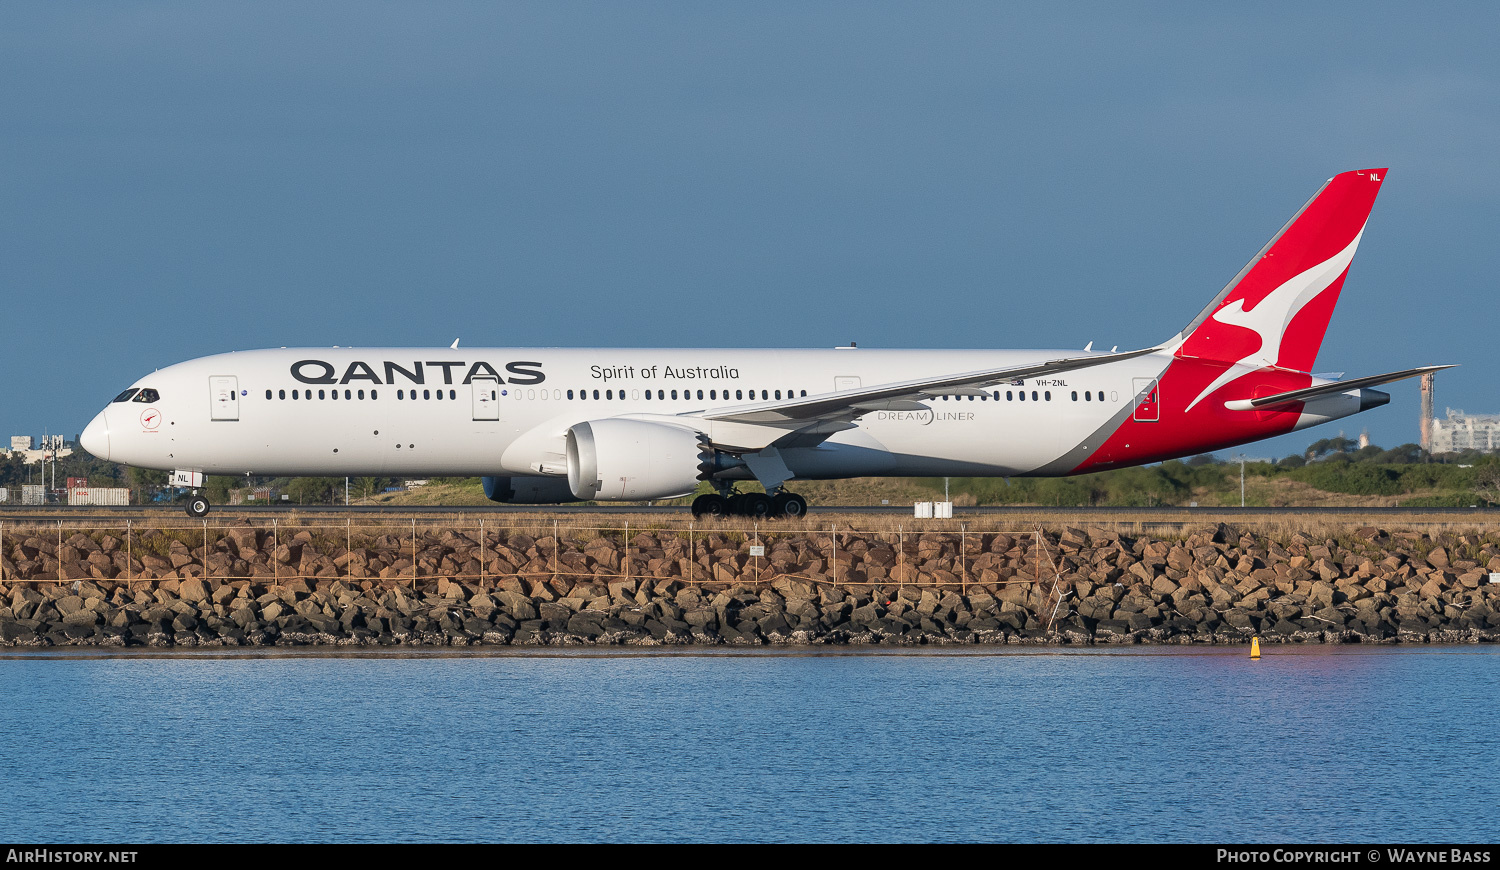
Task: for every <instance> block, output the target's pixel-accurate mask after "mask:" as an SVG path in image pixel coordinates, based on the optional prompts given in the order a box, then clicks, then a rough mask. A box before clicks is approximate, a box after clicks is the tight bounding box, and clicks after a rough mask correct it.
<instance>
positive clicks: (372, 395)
mask: <svg viewBox="0 0 1500 870" xmlns="http://www.w3.org/2000/svg"><path fill="white" fill-rule="evenodd" d="M370 398H371V399H372V400H373V399H378V398H380V397H379V396H378V395H376V394H375V391H374V390H371V391H370Z"/></svg>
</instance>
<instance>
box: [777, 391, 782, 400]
mask: <svg viewBox="0 0 1500 870" xmlns="http://www.w3.org/2000/svg"><path fill="white" fill-rule="evenodd" d="M776 398H778V399H779V398H781V391H780V390H777V391H776Z"/></svg>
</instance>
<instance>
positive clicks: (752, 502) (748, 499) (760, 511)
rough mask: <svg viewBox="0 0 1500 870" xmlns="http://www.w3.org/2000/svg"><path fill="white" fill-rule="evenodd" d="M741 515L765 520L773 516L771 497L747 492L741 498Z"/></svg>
mask: <svg viewBox="0 0 1500 870" xmlns="http://www.w3.org/2000/svg"><path fill="white" fill-rule="evenodd" d="M739 513H740V515H742V516H747V517H750V518H752V519H757V520H763V519H765V518H767V517H769V516H771V497H770V496H768V495H766V494H765V493H763V492H747V493H745V494H744V495H742V496H740V510H739Z"/></svg>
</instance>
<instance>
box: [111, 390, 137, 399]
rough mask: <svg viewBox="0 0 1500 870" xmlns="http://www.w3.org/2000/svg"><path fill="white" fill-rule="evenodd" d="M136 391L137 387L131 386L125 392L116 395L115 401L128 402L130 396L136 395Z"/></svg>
mask: <svg viewBox="0 0 1500 870" xmlns="http://www.w3.org/2000/svg"><path fill="white" fill-rule="evenodd" d="M135 391H136V388H135V387H131V388H130V389H128V390H126V391H125V392H123V393H121V394H120V395H118V396H115V401H116V402H128V401H130V397H131V396H133V395H135Z"/></svg>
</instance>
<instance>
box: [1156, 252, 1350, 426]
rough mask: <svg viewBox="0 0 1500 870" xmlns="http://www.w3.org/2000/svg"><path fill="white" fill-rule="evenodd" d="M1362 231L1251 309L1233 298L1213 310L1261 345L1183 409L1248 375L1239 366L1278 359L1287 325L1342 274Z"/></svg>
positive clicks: (1272, 362)
mask: <svg viewBox="0 0 1500 870" xmlns="http://www.w3.org/2000/svg"><path fill="white" fill-rule="evenodd" d="M1364 234H1365V230H1364V227H1360V230H1359V232H1358V233H1356V234H1355V235H1354V240H1353V241H1351V242H1350V243H1349V246H1348V247H1346V248H1344V249H1343V250H1342V251H1339V252H1338V253H1337V254H1334V255H1333V256H1332V257H1330V258H1328V259H1327V260H1324V261H1323V262H1321V263H1319V264H1318V265H1316V266H1313V267H1312V268H1311V269H1308V270H1307V271H1305V272H1302V273H1301V274H1298V275H1294V276H1292V277H1291V278H1289V279H1287V281H1286V283H1284V284H1282V285H1281V286H1280V287H1277V288H1276V289H1275V290H1272V291H1271V292H1270V293H1267V294H1266V296H1265V298H1264V299H1262V300H1260V302H1259V303H1257V304H1256V305H1255V306H1254V307H1253V308H1250V309H1248V310H1247V309H1246V308H1245V300H1244V299H1236V300H1234V301H1233V302H1231V303H1229V304H1228V305H1225V306H1223V307H1222V308H1220V309H1219V310H1218V311H1215V312H1214V313H1213V314H1212V315H1211V317H1210V319H1211V320H1217V321H1219V322H1220V323H1223V324H1226V325H1228V326H1238V327H1241V328H1243V329H1248V330H1250V331H1251V332H1254V333H1255V334H1256V335H1258V336H1260V346H1259V347H1258V348H1256V349H1255V350H1253V351H1251V352H1250V353H1249V354H1248V355H1246V356H1244V357H1241V358H1240V359H1238V360H1236V361H1235V364H1234V365H1232V366H1230V367H1229V368H1227V369H1225V370H1224V372H1223V374H1221V375H1219V376H1218V377H1217V378H1215V379H1214V382H1213V383H1211V384H1209V385H1208V386H1207V387H1205V388H1204V389H1203V392H1201V393H1199V394H1198V397H1197V398H1196V399H1193V401H1192V402H1190V403H1189V404H1188V406H1187V408H1186V409H1185V410H1186V411H1191V410H1193V406H1194V405H1196V404H1198V403H1199V402H1201V401H1202V400H1203V397H1204V396H1207V395H1208V394H1209V393H1212V392H1213V391H1214V390H1217V389H1218V388H1219V387H1222V386H1224V385H1225V384H1227V383H1229V382H1230V381H1232V380H1234V379H1235V378H1238V377H1241V376H1242V375H1245V374H1248V372H1245V371H1242V370H1240V366H1243V365H1248V364H1251V363H1253V364H1254V367H1255V368H1257V369H1259V368H1262V367H1264V366H1274V365H1276V361H1277V360H1279V359H1280V358H1281V339H1282V337H1283V336H1284V335H1285V334H1286V328H1287V325H1288V324H1290V323H1291V322H1292V320H1293V319H1294V318H1295V317H1296V316H1297V315H1298V314H1299V313H1300V312H1301V311H1302V309H1303V308H1304V307H1306V305H1307V303H1309V302H1311V301H1313V300H1314V299H1316V298H1318V296H1319V295H1320V294H1321V293H1322V292H1323V291H1324V290H1327V289H1328V287H1329V285H1330V284H1332V283H1333V282H1334V281H1336V280H1338V277H1339V276H1340V275H1342V274H1344V270H1345V269H1347V268H1349V263H1350V262H1351V261H1353V259H1354V250H1355V248H1358V247H1359V239H1360V237H1361V236H1363V235H1364Z"/></svg>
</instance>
